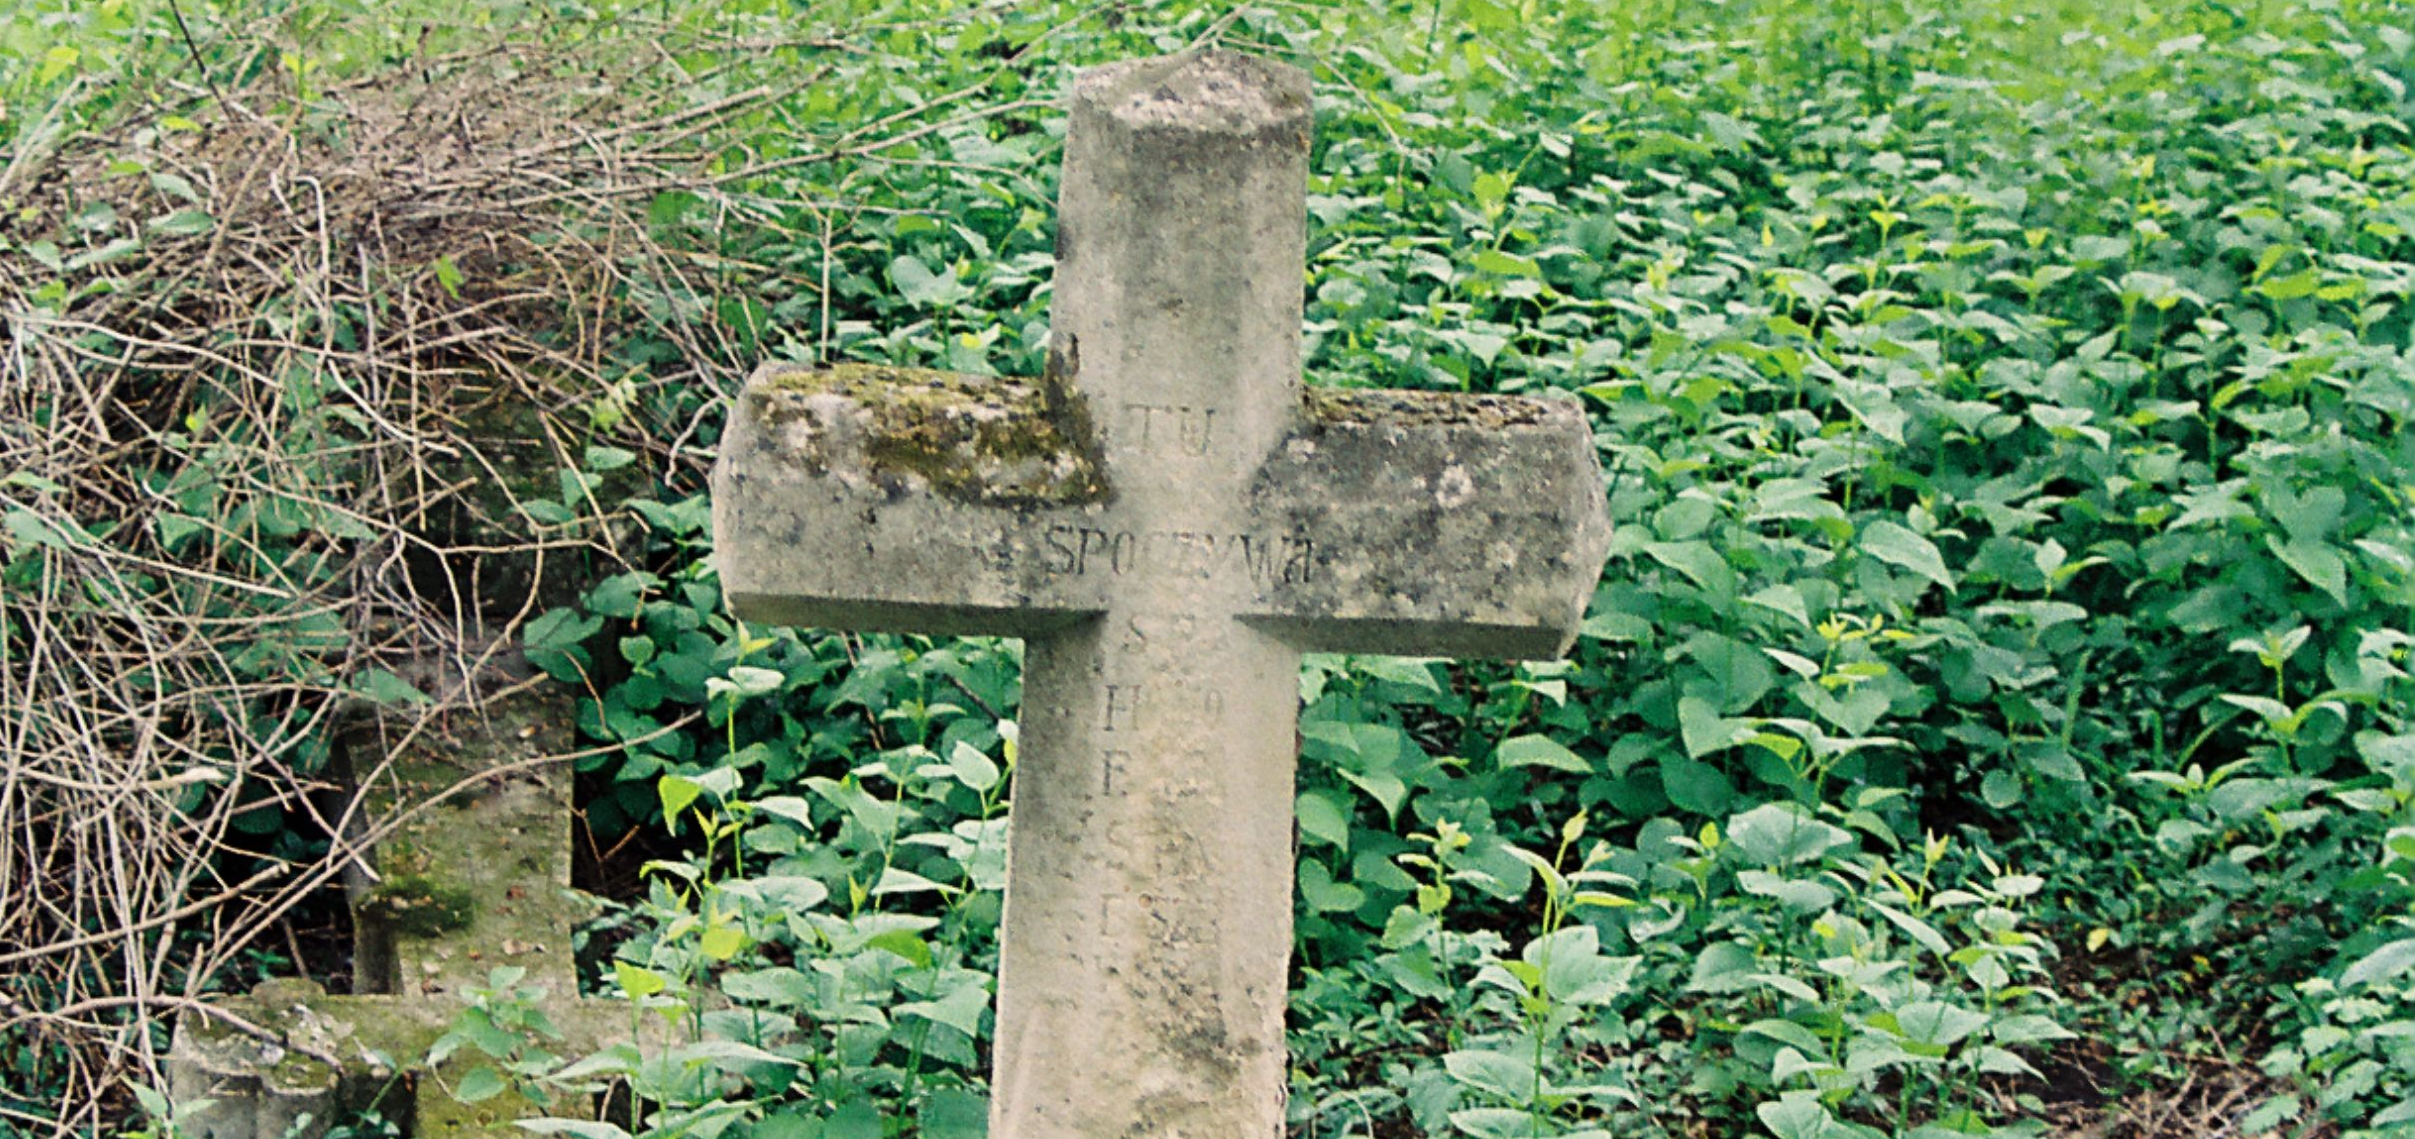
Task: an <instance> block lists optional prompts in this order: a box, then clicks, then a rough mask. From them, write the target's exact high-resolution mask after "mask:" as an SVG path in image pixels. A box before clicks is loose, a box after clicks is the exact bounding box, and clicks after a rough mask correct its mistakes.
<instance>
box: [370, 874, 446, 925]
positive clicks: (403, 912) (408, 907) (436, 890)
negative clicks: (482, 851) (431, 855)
mask: <svg viewBox="0 0 2415 1139" xmlns="http://www.w3.org/2000/svg"><path fill="white" fill-rule="evenodd" d="M473 905H474V899H473V898H472V897H471V895H470V892H469V891H468V890H465V889H462V888H461V887H459V886H453V885H449V884H446V883H443V882H439V881H437V880H436V879H434V878H432V877H430V876H428V875H426V874H398V875H393V876H390V877H388V878H387V879H386V880H385V881H383V882H380V883H378V884H377V885H376V886H375V887H373V888H371V889H370V891H369V896H368V897H367V898H366V899H363V900H362V902H361V905H360V908H359V910H358V912H359V914H360V915H361V916H363V917H366V918H370V919H373V920H376V921H379V922H383V923H385V925H386V926H387V927H388V928H390V929H392V930H394V931H395V932H397V933H403V934H409V935H410V936H412V937H433V936H435V935H437V934H440V933H446V932H450V931H452V930H456V929H460V928H462V927H464V926H467V925H469V924H470V914H471V910H472V908H473Z"/></svg>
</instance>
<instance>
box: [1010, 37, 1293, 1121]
mask: <svg viewBox="0 0 2415 1139" xmlns="http://www.w3.org/2000/svg"><path fill="white" fill-rule="evenodd" d="M1213 63H1214V65H1209V66H1203V65H1202V63H1201V61H1198V60H1195V59H1183V58H1174V59H1156V60H1143V61H1138V62H1135V63H1129V64H1122V65H1118V66H1113V67H1107V68H1100V69H1097V70H1094V71H1091V72H1087V73H1085V74H1084V75H1083V76H1082V77H1081V78H1080V79H1079V80H1077V82H1076V84H1075V87H1074V90H1073V93H1072V99H1071V107H1070V113H1071V119H1072V121H1071V123H1070V124H1069V126H1068V132H1067V136H1066V156H1065V168H1064V179H1063V183H1062V186H1061V189H1060V194H1061V199H1060V201H1061V207H1060V210H1059V216H1058V239H1057V241H1058V244H1057V250H1058V259H1057V271H1056V276H1055V280H1056V282H1057V285H1056V302H1055V307H1054V310H1053V313H1052V332H1051V342H1052V344H1053V345H1055V346H1056V352H1057V359H1058V362H1059V371H1060V378H1061V379H1063V378H1070V379H1071V380H1072V382H1073V383H1074V385H1075V386H1076V388H1077V389H1078V390H1079V391H1080V392H1081V393H1082V394H1083V396H1084V397H1085V399H1086V402H1087V404H1088V405H1089V407H1090V408H1091V409H1092V413H1093V415H1094V416H1097V417H1098V419H1099V424H1098V426H1099V428H1100V433H1101V436H1102V438H1101V443H1102V445H1103V449H1104V452H1105V456H1106V461H1107V466H1108V469H1109V470H1111V471H1113V472H1114V477H1115V487H1116V493H1117V496H1118V501H1117V503H1116V505H1117V507H1118V509H1119V510H1123V511H1130V512H1132V513H1134V514H1136V515H1137V516H1140V517H1144V518H1148V519H1151V520H1152V524H1151V526H1150V528H1149V530H1148V531H1147V532H1145V533H1143V534H1138V535H1134V536H1133V537H1132V538H1131V539H1130V540H1129V544H1128V546H1127V547H1126V548H1120V549H1119V548H1118V542H1119V541H1123V539H1122V536H1121V533H1120V532H1118V533H1117V534H1116V535H1114V536H1109V537H1104V538H1102V539H1100V540H1099V541H1098V542H1095V543H1093V545H1103V547H1104V548H1103V549H1094V550H1090V551H1085V550H1083V549H1082V548H1081V547H1082V537H1083V536H1082V535H1081V534H1077V535H1076V536H1074V537H1073V539H1072V540H1071V541H1072V545H1073V546H1074V553H1075V558H1076V562H1077V566H1078V568H1081V569H1083V570H1084V571H1086V572H1092V573H1095V572H1104V573H1106V574H1109V575H1111V576H1114V577H1116V578H1117V582H1116V585H1117V588H1116V589H1115V590H1114V591H1113V592H1112V593H1111V594H1110V595H1109V598H1108V601H1107V605H1106V609H1105V612H1104V613H1102V614H1100V615H1099V616H1098V617H1097V618H1094V619H1092V620H1091V621H1088V622H1085V623H1083V624H1081V625H1078V626H1075V627H1073V628H1071V629H1068V630H1065V631H1063V632H1060V633H1054V634H1049V635H1043V636H1039V637H1034V638H1032V639H1030V641H1029V642H1028V643H1027V648H1026V669H1027V673H1026V682H1025V691H1026V692H1027V693H1033V694H1040V695H1038V696H1037V697H1036V698H1034V697H1027V698H1026V701H1025V708H1024V720H1023V732H1024V735H1023V749H1022V754H1023V756H1024V758H1023V761H1022V763H1023V766H1022V769H1021V771H1020V772H1019V773H1018V775H1017V779H1016V783H1017V796H1016V800H1015V829H1016V841H1015V842H1014V844H1013V850H1012V854H1011V859H1012V862H1011V869H1010V878H1011V880H1012V882H1013V886H1012V889H1011V893H1010V896H1009V900H1008V902H1007V909H1006V916H1005V923H1004V930H1003V934H1002V949H1001V962H1000V980H999V987H1000V1001H999V1008H998V1071H997V1080H996V1083H995V1086H994V1089H993V1108H992V1112H993V1114H992V1119H993V1124H992V1127H993V1133H994V1134H997V1135H1000V1136H1013V1137H1015V1139H1059V1137H1062V1139H1076V1137H1091V1136H1103V1135H1109V1134H1128V1133H1131V1130H1132V1129H1133V1128H1134V1127H1136V1126H1138V1127H1143V1128H1145V1129H1146V1133H1147V1134H1150V1135H1162V1136H1199V1137H1206V1136H1252V1135H1255V1136H1272V1135H1274V1134H1277V1133H1279V1132H1280V1130H1281V1127H1282V1102H1283V1087H1284V1084H1285V1079H1284V1047H1283V983H1284V977H1285V974H1286V963H1287V959H1288V957H1289V953H1290V949H1291V877H1292V868H1291V800H1292V768H1293V764H1294V759H1295V754H1296V751H1295V749H1296V741H1295V739H1294V734H1293V728H1294V723H1295V721H1296V719H1297V704H1298V691H1297V685H1298V681H1297V676H1298V672H1299V653H1298V652H1297V651H1296V650H1294V649H1293V648H1292V647H1291V646H1289V645H1287V644H1284V643H1282V642H1281V641H1278V640H1277V639H1276V638H1274V637H1273V636H1271V635H1269V634H1267V633H1264V632H1261V631H1258V630H1255V629H1251V628H1248V627H1245V626H1242V625H1240V624H1238V623H1236V622H1235V621H1234V620H1233V619H1232V618H1233V616H1234V615H1235V614H1237V613H1240V612H1243V611H1245V609H1246V608H1247V606H1248V604H1249V603H1250V601H1251V600H1252V598H1253V596H1254V594H1255V590H1256V588H1257V586H1258V585H1259V584H1260V583H1258V582H1254V581H1253V580H1252V573H1251V569H1252V565H1251V560H1250V559H1249V558H1228V559H1226V560H1222V561H1217V560H1212V559H1208V560H1204V561H1203V558H1204V554H1203V555H1202V557H1191V558H1186V557H1179V556H1169V555H1168V553H1167V551H1166V549H1165V548H1164V547H1166V546H1168V545H1169V544H1175V543H1179V542H1180V541H1181V539H1178V538H1176V537H1174V536H1188V538H1189V540H1190V543H1191V544H1193V545H1200V546H1203V547H1204V544H1205V543H1207V542H1211V541H1215V540H1218V539H1219V538H1220V539H1221V540H1222V541H1223V542H1224V543H1225V545H1226V546H1227V547H1228V549H1229V548H1230V547H1231V545H1232V543H1233V541H1234V540H1235V539H1236V538H1242V539H1243V540H1246V541H1248V542H1250V543H1252V544H1256V543H1260V542H1266V543H1270V544H1271V545H1273V546H1279V545H1280V542H1281V537H1280V536H1279V535H1272V534H1267V535H1261V534H1259V533H1257V532H1256V531H1257V530H1258V528H1257V527H1256V526H1255V525H1254V524H1253V519H1252V518H1251V517H1250V514H1251V511H1250V509H1249V501H1248V485H1247V482H1248V479H1249V477H1250V474H1251V472H1252V471H1254V469H1255V468H1256V467H1257V466H1258V464H1259V462H1260V460H1262V459H1263V458H1264V457H1265V456H1266V455H1267V454H1268V453H1269V452H1270V451H1271V450H1272V449H1273V448H1275V447H1276V446H1277V445H1278V444H1279V443H1280V442H1281V440H1282V439H1283V438H1284V436H1285V435H1286V434H1287V433H1288V432H1289V431H1290V430H1291V428H1292V427H1293V425H1294V424H1293V420H1294V416H1295V414H1296V409H1297V407H1298V386H1299V328H1300V307H1301V279H1300V275H1299V274H1298V273H1297V272H1267V271H1266V269H1265V267H1266V266H1270V265H1271V266H1292V265H1298V264H1300V263H1301V260H1302V258H1303V256H1304V253H1305V250H1304V243H1305V231H1304V226H1305V213H1306V203H1305V200H1304V189H1305V184H1306V177H1307V169H1306V167H1307V142H1308V138H1307V135H1308V115H1309V98H1308V89H1307V84H1306V82H1305V77H1303V76H1301V75H1300V74H1299V73H1298V72H1296V71H1291V70H1289V69H1278V68H1273V67H1269V66H1267V65H1265V64H1262V63H1260V62H1259V61H1257V60H1254V59H1249V58H1246V57H1239V56H1231V57H1221V56H1220V57H1216V58H1215V59H1214V61H1213ZM1086 555H1087V556H1086ZM1093 557H1095V558H1098V559H1099V560H1101V561H1103V562H1104V565H1100V566H1093V565H1090V564H1088V562H1089V561H1090V559H1091V558H1093ZM1268 559H1269V555H1266V554H1260V555H1259V560H1258V563H1257V564H1258V565H1260V566H1263V567H1264V568H1263V569H1260V570H1259V572H1260V573H1262V574H1274V575H1277V576H1279V575H1280V574H1281V573H1282V572H1283V571H1284V566H1283V565H1282V564H1281V563H1280V562H1274V561H1270V560H1268ZM1292 568H1293V572H1295V573H1298V572H1305V570H1306V566H1305V564H1304V563H1303V564H1300V565H1295V566H1293V567H1292ZM1102 1056H1112V1057H1118V1058H1120V1061H1121V1063H1125V1064H1129V1065H1130V1067H1129V1068H1128V1069H1127V1070H1128V1071H1130V1072H1132V1073H1134V1076H1133V1078H1130V1079H1126V1080H1119V1081H1098V1080H1093V1079H1090V1078H1087V1073H1089V1072H1090V1071H1091V1070H1092V1069H1093V1068H1094V1067H1095V1065H1096V1064H1097V1062H1098V1058H1099V1057H1102Z"/></svg>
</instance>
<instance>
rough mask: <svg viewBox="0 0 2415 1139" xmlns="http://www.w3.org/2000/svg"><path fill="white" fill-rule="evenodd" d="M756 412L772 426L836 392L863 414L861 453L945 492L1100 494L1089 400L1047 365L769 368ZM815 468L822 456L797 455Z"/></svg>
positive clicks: (1051, 500)
mask: <svg viewBox="0 0 2415 1139" xmlns="http://www.w3.org/2000/svg"><path fill="white" fill-rule="evenodd" d="M755 386H756V388H757V389H758V391H760V392H762V393H763V395H764V398H763V399H762V400H761V401H760V402H759V403H758V404H757V414H758V415H760V416H762V417H763V422H764V423H765V425H766V426H772V427H778V426H783V425H785V424H787V423H790V422H793V421H795V420H796V419H798V418H800V417H803V416H805V415H807V414H808V413H807V410H806V403H807V401H808V400H810V399H812V398H813V397H816V396H821V395H837V396H842V397H844V398H846V399H848V400H849V401H851V402H853V403H855V404H856V405H857V406H858V407H860V408H862V409H863V410H864V412H865V413H866V416H867V421H866V424H865V435H864V440H863V444H862V447H863V450H862V458H863V460H864V462H865V463H866V464H868V465H869V466H870V467H871V468H872V469H873V470H874V471H875V472H876V473H885V474H895V475H912V476H915V477H918V478H921V479H922V480H924V481H925V482H928V483H929V484H930V485H931V487H932V489H933V490H936V491H938V492H939V493H940V494H943V495H946V496H948V497H950V498H956V499H960V500H965V501H972V502H980V503H986V504H996V505H1026V504H1031V505H1071V504H1079V503H1088V502H1096V501H1099V500H1101V499H1103V498H1105V497H1106V496H1107V494H1108V484H1107V477H1106V464H1105V462H1104V461H1103V459H1102V456H1101V454H1100V450H1099V445H1098V431H1097V428H1096V425H1095V423H1094V422H1093V420H1092V419H1091V416H1090V411H1089V407H1088V404H1087V402H1086V401H1085V400H1084V399H1083V398H1082V396H1081V393H1080V392H1078V391H1076V390H1074V387H1073V377H1072V376H1071V375H1070V374H1061V373H1060V372H1059V370H1058V369H1056V368H1055V367H1052V368H1051V369H1050V370H1049V372H1048V373H1047V374H1045V375H1043V376H1041V378H1040V379H1039V380H1038V381H1036V382H1032V381H1024V380H1016V379H1008V378H1003V377H990V376H972V375H965V374H962V373H957V372H941V371H934V370H930V369H925V368H896V367H889V366H885V365H878V364H841V365H838V366H835V367H831V368H821V369H797V370H794V371H782V372H773V373H769V374H767V375H766V376H764V377H762V378H760V379H758V380H757V381H756V385H755ZM802 458H804V459H805V460H806V461H808V462H809V463H814V464H816V465H817V469H818V465H819V464H820V463H822V462H823V461H825V460H826V458H827V456H823V455H818V454H808V455H805V456H802Z"/></svg>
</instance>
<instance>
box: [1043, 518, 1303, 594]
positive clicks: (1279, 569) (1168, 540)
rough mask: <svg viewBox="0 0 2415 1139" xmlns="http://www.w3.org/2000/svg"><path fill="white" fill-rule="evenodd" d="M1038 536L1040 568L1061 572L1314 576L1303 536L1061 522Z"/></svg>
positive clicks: (1287, 579) (1274, 580)
mask: <svg viewBox="0 0 2415 1139" xmlns="http://www.w3.org/2000/svg"><path fill="white" fill-rule="evenodd" d="M1040 538H1041V543H1042V544H1041V555H1042V558H1041V565H1042V568H1043V569H1045V570H1046V571H1047V572H1049V573H1051V574H1056V575H1063V576H1071V577H1084V576H1088V575H1091V574H1111V575H1114V576H1116V577H1122V576H1124V575H1126V574H1131V573H1136V572H1150V573H1167V574H1172V575H1174V576H1176V577H1193V578H1199V579H1201V580H1206V579H1208V578H1212V577H1216V576H1219V575H1222V574H1226V573H1233V572H1240V573H1245V574H1247V575H1248V576H1249V579H1250V580H1251V581H1254V582H1258V583H1260V584H1264V585H1274V584H1282V585H1293V584H1298V583H1304V582H1308V581H1311V580H1314V578H1315V576H1316V565H1317V551H1316V540H1315V539H1314V538H1311V537H1309V536H1308V535H1306V534H1218V533H1214V532H1212V531H1205V530H1140V531H1134V530H1109V529H1105V528H1102V527H1097V526H1075V525H1072V524H1070V523H1062V522H1060V523H1058V524H1056V525H1054V526H1050V527H1049V528H1048V529H1047V530H1045V531H1043V532H1042V533H1041V535H1040Z"/></svg>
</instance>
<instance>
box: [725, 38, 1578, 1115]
mask: <svg viewBox="0 0 2415 1139" xmlns="http://www.w3.org/2000/svg"><path fill="white" fill-rule="evenodd" d="M1070 104H1071V106H1070V114H1071V121H1070V124H1069V127H1068V131H1067V136H1066V148H1065V158H1064V172H1063V179H1062V183H1061V189H1060V198H1059V204H1058V205H1059V209H1058V220H1057V226H1058V231H1057V270H1056V277H1055V290H1056V293H1055V307H1054V311H1053V313H1052V314H1051V319H1052V325H1051V333H1050V344H1051V349H1050V362H1049V367H1048V369H1047V372H1046V374H1044V375H1043V376H1041V377H1040V378H1039V379H1037V380H1033V381H1024V380H1015V379H1001V378H986V377H975V376H961V375H952V374H947V373H940V372H927V371H918V370H910V369H897V368H884V367H872V366H862V365H852V366H840V367H833V368H827V369H806V368H803V367H799V366H788V365H774V366H770V367H766V368H764V369H762V370H761V371H759V372H758V373H757V374H756V375H755V376H754V377H753V378H752V379H751V380H750V381H749V382H748V384H747V386H746V388H745V391H744V392H743V393H742V395H741V396H740V397H739V403H738V406H737V408H736V409H735V411H734V413H733V415H732V417H731V424H730V429H729V433H728V435H727V436H726V437H725V439H724V441H723V446H722V450H721V457H720V462H719V465H718V466H717V467H716V469H715V472H714V483H713V511H714V529H715V534H716V541H717V553H716V557H717V559H718V565H719V570H720V574H721V579H722V584H723V588H724V590H725V591H726V594H727V596H728V597H729V598H730V602H731V605H732V608H733V609H734V610H735V611H736V612H737V614H738V615H739V616H741V617H743V618H745V619H748V620H752V621H760V622H768V623H785V624H799V625H817V626H827V627H838V628H850V629H865V630H890V631H900V632H916V633H928V634H994V635H1007V636H1017V637H1021V638H1023V639H1024V641H1025V665H1024V689H1023V691H1024V700H1023V711H1022V746H1021V756H1022V758H1021V762H1020V766H1019V767H1018V770H1017V772H1016V775H1015V788H1014V792H1015V793H1014V802H1013V809H1012V819H1013V838H1012V840H1011V843H1010V847H1009V851H1010V853H1009V870H1008V887H1007V904H1006V910H1005V918H1004V926H1003V932H1002V934H1001V940H1002V949H1001V956H1002V960H1001V965H1000V977H999V993H998V1015H997V1032H996V1072H995V1076H994V1080H993V1088H992V1107H991V1133H992V1134H993V1135H995V1136H998V1137H1000V1139H1042V1137H1048V1139H1054V1137H1059V1136H1062V1137H1067V1139H1073V1137H1081V1139H1100V1137H1105V1136H1128V1135H1150V1136H1191V1137H1208V1136H1217V1137H1222V1136H1235V1135H1257V1136H1272V1135H1276V1134H1279V1133H1280V1132H1281V1131H1282V1128H1283V1097H1284V1087H1285V1052H1284V1041H1283V1012H1284V985H1285V976H1286V963H1287V960H1288V957H1289V954H1290V949H1291V913H1292V911H1291V905H1292V902H1291V888H1292V810H1293V808H1292V795H1293V786H1292V784H1293V779H1292V774H1293V767H1294V765H1295V763H1296V760H1297V752H1296V748H1297V738H1296V734H1295V731H1296V725H1297V721H1298V716H1299V707H1298V705H1299V688H1298V676H1299V665H1300V656H1301V653H1302V652H1303V651H1305V650H1318V651H1344V652H1369V653H1394V654H1443V655H1460V656H1492V657H1513V658H1515V657H1547V656H1556V655H1557V654H1559V653H1560V652H1561V651H1563V650H1564V649H1565V648H1566V647H1567V644H1568V642H1569V641H1570V639H1571V638H1572V637H1573V636H1574V632H1575V628H1576V625H1577V622H1578V620H1579V618H1580V616H1581V612H1582V609H1583V606H1584V603H1585V601H1586V599H1587V598H1588V597H1589V596H1590V595H1591V592H1592V587H1593V584H1594V582H1595V580H1596V579H1597V578H1598V576H1599V574H1600V572H1601V567H1602V564H1603V560H1604V557H1605V555H1606V552H1607V548H1608V542H1609V523H1608V519H1607V516H1606V511H1605V508H1604V502H1603V495H1602V479H1601V468H1600V465H1599V461H1598V459H1597V458H1596V456H1595V453H1594V446H1593V439H1592V436H1591V433H1590V430H1589V428H1588V427H1587V424H1586V421H1585V417H1584V416H1583V414H1582V413H1581V411H1580V410H1579V409H1578V408H1577V406H1576V405H1575V404H1574V403H1573V402H1569V401H1560V400H1545V399H1529V398H1513V397H1502V396H1485V395H1442V394H1433V393H1416V392H1385V391H1353V392H1342V391H1323V390H1303V388H1302V387H1301V385H1300V382H1299V371H1300V326H1301V292H1302V272H1301V266H1302V264H1303V260H1304V257H1305V253H1306V237H1305V219H1306V201H1305V197H1304V195H1305V187H1306V180H1307V155H1308V140H1309V127H1310V101H1309V86H1308V80H1307V77H1306V75H1304V74H1303V73H1301V72H1299V71H1298V70H1295V69H1293V68H1289V67H1286V66H1282V65H1279V64H1272V63H1268V62H1265V61H1262V60H1259V59H1256V58H1253V57H1249V56H1245V55H1239V54H1234V53H1229V52H1222V51H1209V52H1200V53H1190V54H1184V55H1178V56H1171V57H1166V58H1161V59H1150V60H1141V61H1134V62H1128V63H1121V64H1116V65H1112V66H1107V67H1101V68H1096V69H1093V70H1090V71H1086V72H1084V73H1082V74H1081V75H1080V76H1079V77H1077V79H1076V80H1075V83H1074V86H1073V90H1072V94H1071V97H1070Z"/></svg>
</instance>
